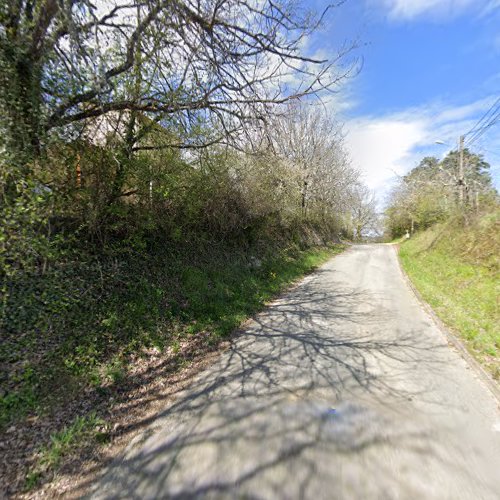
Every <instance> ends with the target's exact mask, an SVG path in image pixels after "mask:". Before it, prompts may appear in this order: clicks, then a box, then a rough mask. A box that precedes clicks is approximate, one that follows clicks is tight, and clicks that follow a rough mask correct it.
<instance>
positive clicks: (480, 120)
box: [464, 97, 500, 137]
mask: <svg viewBox="0 0 500 500" xmlns="http://www.w3.org/2000/svg"><path fill="white" fill-rule="evenodd" d="M494 108H497V109H499V108H500V97H498V99H497V100H496V101H495V102H494V103H493V104H492V105H491V106H490V107H489V108H488V110H487V111H486V113H485V114H484V115H483V116H482V117H481V118H480V119H479V121H478V122H477V123H476V124H475V125H474V126H473V127H472V128H471V129H470V130H469V131H468V132H467V133H465V134H464V137H465V136H468V135H470V134H472V133H474V131H475V129H477V127H479V125H480V124H481V123H482V122H483V121H484V120H486V118H487V117H488V115H489V114H490V113H491V111H492V110H493V109H494ZM497 109H495V111H493V112H496V110H497Z"/></svg>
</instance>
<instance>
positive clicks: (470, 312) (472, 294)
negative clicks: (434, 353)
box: [400, 209, 500, 380]
mask: <svg viewBox="0 0 500 500" xmlns="http://www.w3.org/2000/svg"><path fill="white" fill-rule="evenodd" d="M499 226H500V210H498V209H496V210H492V211H489V212H488V213H483V214H481V215H479V216H476V217H474V218H473V219H472V220H469V221H468V222H467V223H466V224H462V223H459V222H458V221H457V220H451V221H449V222H447V223H445V224H440V225H436V226H434V227H432V228H430V229H428V230H427V231H425V232H422V233H418V234H416V235H415V236H414V237H413V238H411V240H409V241H407V242H405V243H403V244H402V245H401V248H400V257H401V262H402V265H403V268H404V270H405V271H406V272H407V274H408V276H409V277H410V279H411V280H412V282H413V283H414V284H415V286H416V287H417V289H418V290H419V291H420V293H421V294H422V296H423V298H424V299H425V300H426V301H427V302H428V303H429V304H430V305H431V306H432V307H433V309H434V310H435V312H436V313H437V314H438V316H440V318H441V319H442V320H443V321H444V322H445V323H446V324H447V325H448V326H449V327H451V328H452V330H454V331H455V332H456V333H457V334H458V335H459V336H460V337H462V339H464V340H465V343H466V345H467V348H468V349H469V351H470V352H471V353H472V354H473V355H474V356H475V358H476V359H477V360H478V361H479V362H480V363H482V364H483V366H485V367H486V369H487V370H488V371H489V372H490V373H491V374H492V375H493V377H494V378H495V379H497V380H498V379H499V378H500V361H499V355H500V328H499V325H500V316H499V303H498V296H499V280H498V274H499V266H500V264H499V255H500V231H499V229H500V228H499Z"/></svg>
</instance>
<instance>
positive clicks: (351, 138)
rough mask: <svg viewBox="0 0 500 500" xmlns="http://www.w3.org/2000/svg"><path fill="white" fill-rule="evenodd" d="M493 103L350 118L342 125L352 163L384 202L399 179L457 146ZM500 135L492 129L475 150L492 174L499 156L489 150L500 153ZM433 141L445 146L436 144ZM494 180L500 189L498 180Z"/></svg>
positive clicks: (440, 105) (432, 106) (489, 100)
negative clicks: (422, 163)
mask: <svg viewBox="0 0 500 500" xmlns="http://www.w3.org/2000/svg"><path fill="white" fill-rule="evenodd" d="M494 100H495V97H490V98H487V99H481V100H478V101H475V102H472V103H469V104H466V105H462V106H450V105H446V104H443V103H438V104H436V103H432V104H429V105H425V106H422V107H419V108H412V109H407V110H403V111H401V112H399V113H393V114H391V115H386V116H378V117H377V116H367V117H361V118H356V119H353V120H350V121H348V122H347V123H346V132H347V137H346V144H347V148H348V150H349V152H350V155H351V158H352V161H353V164H354V166H355V167H357V168H359V169H360V170H361V172H362V173H363V177H364V180H365V182H366V184H367V185H368V186H369V187H370V188H371V189H373V190H374V191H375V192H376V193H377V195H378V197H379V199H382V198H383V197H384V196H385V195H386V194H387V192H388V190H389V189H390V187H391V185H392V183H393V182H394V180H395V179H397V176H398V175H404V174H405V173H407V172H408V171H410V170H411V169H412V168H413V167H415V166H416V165H417V164H418V162H419V161H420V160H421V159H422V158H423V157H424V156H429V155H432V156H438V157H442V156H444V155H445V154H446V153H447V152H448V151H449V150H450V149H453V148H455V147H456V143H457V138H458V136H459V135H460V134H463V133H465V132H467V131H468V130H470V129H471V128H472V126H473V125H475V123H476V122H477V120H478V119H479V118H480V117H481V116H482V114H483V113H484V112H485V111H486V110H487V109H488V108H489V106H491V104H492V103H493V101H494ZM499 132H500V131H498V130H496V129H494V128H492V129H491V132H490V133H489V134H488V135H485V136H484V137H483V139H482V141H479V142H478V143H476V144H475V145H474V147H473V149H474V150H475V151H477V152H484V153H485V156H486V159H487V160H488V161H490V163H491V164H492V166H493V167H494V169H495V172H496V171H498V168H497V165H496V164H499V165H498V166H500V156H496V157H495V156H492V155H490V154H488V151H500V148H499V146H500V133H499ZM437 140H440V141H444V142H445V143H446V145H445V146H438V145H436V144H435V141H437ZM498 175H499V176H500V173H499V174H498ZM495 180H496V184H497V186H498V185H500V177H498V178H496V179H495Z"/></svg>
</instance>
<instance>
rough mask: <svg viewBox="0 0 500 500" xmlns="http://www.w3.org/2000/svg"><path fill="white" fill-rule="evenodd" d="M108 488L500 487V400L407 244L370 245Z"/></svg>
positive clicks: (204, 492)
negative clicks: (425, 305)
mask: <svg viewBox="0 0 500 500" xmlns="http://www.w3.org/2000/svg"><path fill="white" fill-rule="evenodd" d="M93 496H94V497H95V498H140V499H146V498H150V499H153V498H155V499H156V498H193V497H208V498H263V499H264V498H290V499H295V498H311V499H320V498H332V499H351V498H352V499H372V498H375V499H384V500H385V499H393V498H394V499H407V498H408V499H421V498H425V499H440V500H442V499H458V498H470V499H474V500H477V499H483V498H484V499H490V498H491V499H499V498H500V411H499V407H498V402H497V401H496V399H495V398H494V397H493V395H492V394H491V393H490V392H489V390H488V389H487V388H486V386H484V385H483V382H482V381H481V380H480V379H479V378H478V377H477V375H476V373H475V372H474V370H471V369H470V368H469V366H468V365H467V363H466V362H465V361H464V360H463V359H462V358H461V357H460V355H459V354H458V353H457V352H456V351H455V350H454V349H453V348H452V347H450V346H449V345H448V342H447V340H446V337H445V336H444V335H443V333H442V332H441V331H440V330H439V329H438V328H437V327H436V326H435V324H434V323H433V321H432V319H431V318H430V317H429V316H428V315H427V314H426V313H425V312H424V311H423V309H422V307H421V305H420V304H419V302H418V301H417V299H416V298H415V296H414V295H413V293H412V291H411V290H410V289H409V288H408V285H407V284H406V283H405V281H404V279H403V276H402V274H401V271H400V269H399V266H398V263H397V257H396V254H395V251H394V249H393V248H392V247H390V246H384V245H368V246H355V247H353V248H351V249H350V250H349V251H347V252H346V253H344V254H342V255H340V256H338V257H335V258H334V259H333V260H331V261H330V262H329V263H327V264H326V265H325V266H323V267H322V268H321V269H319V270H318V271H317V272H316V273H314V274H313V275H311V276H309V277H308V278H306V279H305V280H304V281H303V282H302V283H301V284H300V285H299V286H298V287H296V288H294V289H293V290H292V291H291V292H289V293H288V294H286V295H284V296H283V297H282V298H281V299H280V300H278V301H276V302H275V303H274V304H273V305H272V306H271V307H270V308H268V309H267V310H266V311H265V312H264V313H263V314H261V315H260V316H258V318H257V319H256V320H255V321H254V322H253V323H252V324H251V325H250V326H249V327H248V328H246V330H245V331H244V332H243V333H242V334H241V336H239V337H238V339H237V340H235V341H234V342H233V344H232V347H231V348H230V349H229V351H228V352H225V353H224V354H223V355H222V356H221V357H220V360H219V361H218V362H217V363H216V364H215V366H213V367H211V368H209V369H208V370H206V371H204V372H203V373H201V374H200V375H199V376H198V377H197V378H196V379H195V380H194V381H193V384H192V385H191V386H190V388H189V389H188V390H187V391H185V392H184V393H182V394H181V395H180V397H178V398H177V399H176V400H175V401H174V402H173V403H172V404H171V405H170V406H169V407H168V408H166V409H165V411H164V412H163V413H162V414H161V415H159V416H158V418H157V420H156V422H155V423H154V425H152V426H151V428H150V429H149V430H148V431H147V432H146V433H144V434H143V435H142V436H140V437H139V438H137V439H135V440H134V441H133V442H131V443H130V445H129V446H128V447H127V449H126V450H125V452H124V454H123V456H121V457H119V458H118V459H117V460H116V462H115V463H114V464H113V465H112V466H111V467H110V469H109V470H108V471H107V472H106V474H105V475H104V477H103V478H102V479H101V480H100V481H99V482H98V483H97V484H96V485H95V488H94V490H93Z"/></svg>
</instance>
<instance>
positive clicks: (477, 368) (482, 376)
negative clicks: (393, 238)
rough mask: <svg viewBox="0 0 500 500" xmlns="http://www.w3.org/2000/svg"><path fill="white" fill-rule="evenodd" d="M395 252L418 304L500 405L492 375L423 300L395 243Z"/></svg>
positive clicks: (498, 391)
mask: <svg viewBox="0 0 500 500" xmlns="http://www.w3.org/2000/svg"><path fill="white" fill-rule="evenodd" d="M391 246H392V247H393V250H394V252H395V254H396V260H397V262H398V266H399V270H400V271H401V275H402V276H403V279H404V281H405V283H406V284H407V285H408V287H409V288H410V290H411V291H412V292H413V294H414V295H415V297H416V298H417V300H418V302H420V304H421V305H422V307H423V309H424V311H425V312H426V313H427V314H428V315H429V316H430V317H431V319H432V320H433V321H434V323H435V324H436V326H437V327H438V328H439V330H440V331H441V333H442V334H443V335H444V336H445V337H446V339H447V340H448V342H450V343H451V344H452V345H453V347H455V349H456V350H457V351H458V353H459V354H460V356H461V357H462V358H463V359H464V360H465V361H466V362H467V364H468V365H469V366H470V367H471V368H472V369H473V370H474V372H475V373H476V375H477V377H478V378H479V380H481V381H482V382H483V383H484V385H485V386H486V387H487V389H489V391H490V393H491V394H493V396H494V397H495V398H496V400H497V402H498V404H500V387H499V386H498V384H497V383H496V382H495V380H493V378H492V377H491V375H490V374H489V373H488V372H487V371H486V370H485V369H484V368H483V367H482V366H481V364H480V363H479V362H478V361H477V360H476V359H475V358H474V356H472V354H471V353H470V352H469V351H468V349H467V347H466V346H465V345H464V344H463V343H462V341H461V340H460V339H459V338H458V336H457V335H455V334H454V333H453V331H452V330H451V329H450V328H449V327H448V326H447V325H446V324H445V323H444V322H443V321H442V320H441V318H440V317H439V316H438V315H437V314H436V312H435V311H434V309H432V307H431V305H430V304H429V303H428V302H427V301H426V300H425V299H424V298H423V296H422V294H421V293H420V292H419V290H418V289H417V287H416V286H415V285H414V284H413V282H412V281H411V279H410V277H409V276H408V274H406V271H405V270H404V268H403V265H402V263H401V258H400V255H399V244H398V243H395V244H394V243H393V244H391Z"/></svg>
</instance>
